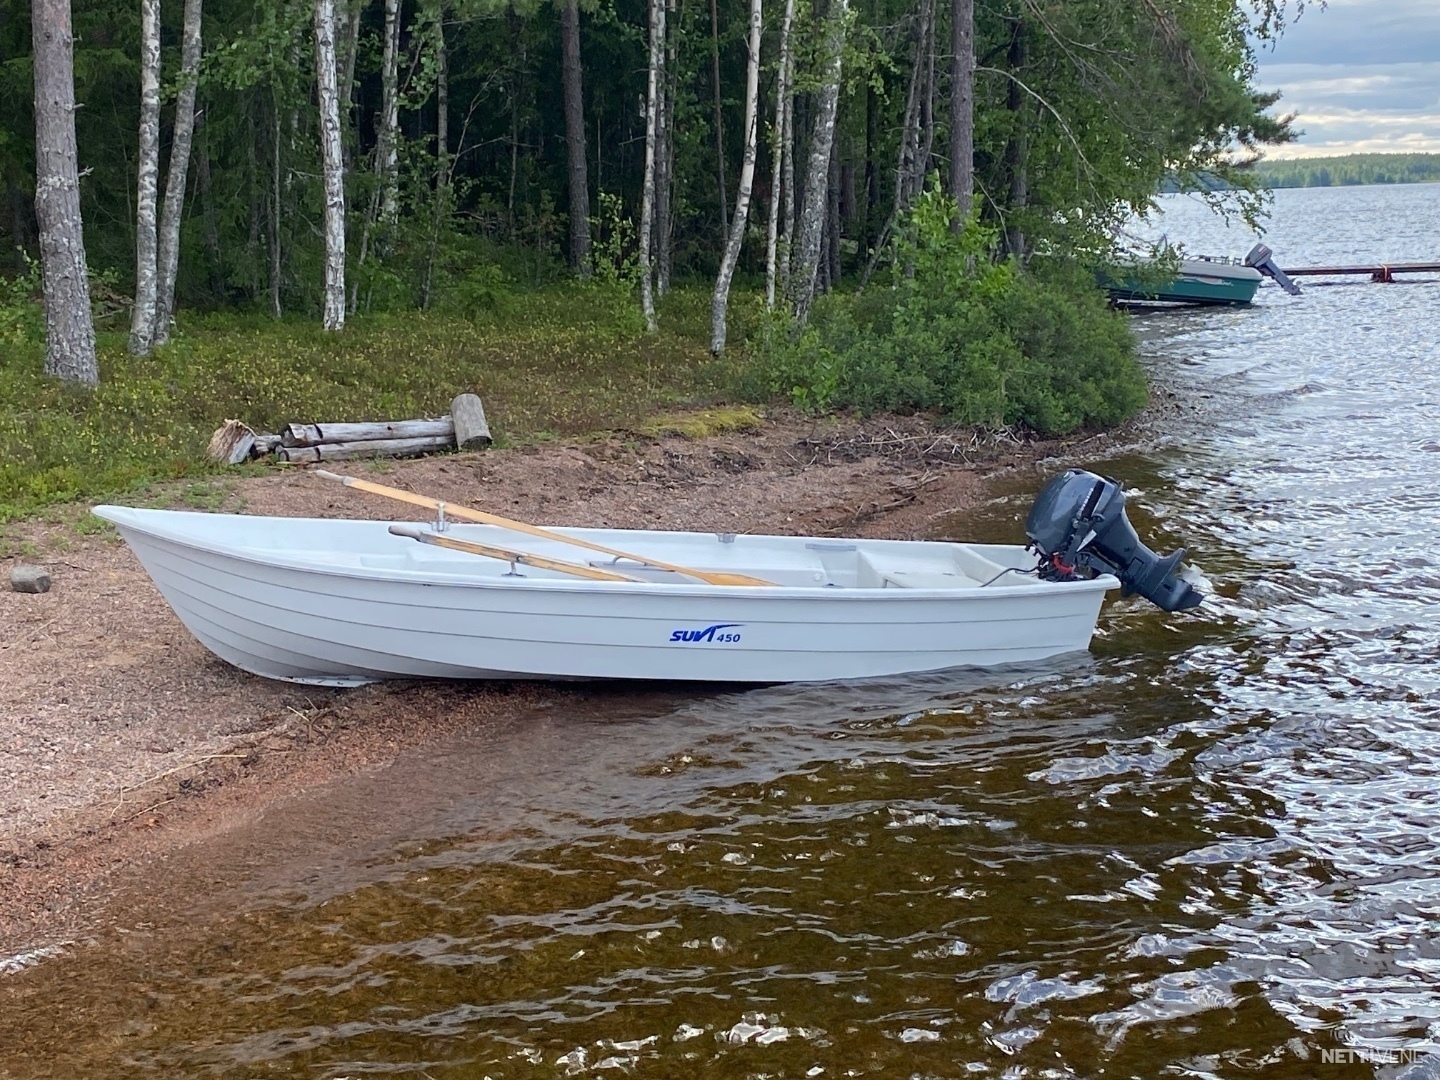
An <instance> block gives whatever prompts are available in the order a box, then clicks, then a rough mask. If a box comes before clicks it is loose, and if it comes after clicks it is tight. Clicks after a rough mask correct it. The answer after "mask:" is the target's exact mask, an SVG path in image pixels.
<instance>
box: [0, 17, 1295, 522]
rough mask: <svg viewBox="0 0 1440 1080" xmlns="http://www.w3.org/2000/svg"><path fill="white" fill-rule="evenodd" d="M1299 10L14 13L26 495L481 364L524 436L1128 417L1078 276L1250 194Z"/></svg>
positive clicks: (8, 217)
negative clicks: (665, 416) (1262, 65)
mask: <svg viewBox="0 0 1440 1080" xmlns="http://www.w3.org/2000/svg"><path fill="white" fill-rule="evenodd" d="M1295 8H1296V4H1295V2H1294V0H1291V3H1290V6H1289V9H1288V10H1287V6H1286V3H1285V0H1123V2H1117V0H1067V2H1066V3H1055V2H1047V0H978V2H977V0H945V2H940V0H810V2H807V3H803V4H797V3H796V2H795V0H771V2H770V3H769V4H768V5H767V4H764V3H763V0H708V2H707V0H584V2H583V3H582V2H579V0H556V2H554V3H551V2H546V0H511V2H508V3H507V2H502V0H246V2H237V0H137V2H132V3H125V4H119V3H116V2H115V0H32V2H31V3H29V4H26V3H22V2H21V0H0V102H3V105H4V108H3V113H0V172H3V176H4V185H5V189H6V198H5V208H4V209H3V210H0V229H3V236H4V242H5V246H6V248H7V250H8V255H6V256H5V257H4V261H6V262H8V263H9V264H10V266H9V269H8V271H7V272H6V276H4V277H0V349H3V362H0V451H3V456H0V504H3V505H6V506H11V505H13V506H28V505H32V504H34V503H37V502H44V501H46V500H50V499H54V498H61V497H75V496H76V495H77V494H81V493H84V492H87V491H93V490H96V485H100V486H102V487H103V486H105V485H109V486H110V487H114V486H115V485H123V484H125V483H131V482H139V481H140V480H142V479H144V478H146V477H151V476H154V475H155V474H156V473H157V472H159V471H163V470H165V469H173V471H175V472H184V470H185V468H186V466H185V465H184V464H183V463H181V459H182V458H183V457H184V454H183V453H182V451H183V450H185V448H187V447H188V446H189V445H190V443H191V442H193V440H194V439H196V438H198V433H199V432H200V431H201V430H202V429H207V430H208V426H213V423H212V422H214V421H218V419H220V417H221V416H222V414H223V415H240V414H242V413H243V415H244V416H246V417H250V418H253V419H255V420H256V421H258V422H260V423H273V422H276V421H277V420H280V421H283V420H288V419H301V418H303V419H313V418H314V417H313V416H312V415H309V413H307V410H309V412H310V413H313V412H316V411H326V413H327V415H328V414H329V413H333V412H336V411H338V410H343V409H349V410H350V415H347V416H346V417H345V418H347V419H363V418H366V417H364V416H360V415H358V414H360V413H370V414H374V413H379V412H383V411H384V410H386V409H391V410H393V409H407V408H413V409H424V408H426V407H429V406H433V403H434V400H435V399H437V398H438V396H439V395H441V394H444V393H448V392H453V390H455V389H458V388H460V386H459V384H460V383H465V384H468V385H471V386H476V387H482V388H484V392H486V393H491V394H492V396H494V395H495V394H498V396H499V399H500V407H501V417H500V427H501V429H502V430H508V431H509V432H510V433H511V434H513V435H514V436H517V437H518V436H522V435H526V434H533V433H535V432H545V431H560V432H563V431H571V430H577V429H579V428H581V427H584V426H585V425H587V424H589V425H591V426H604V424H605V423H606V421H607V420H608V421H612V422H614V421H617V420H623V419H624V418H625V416H624V415H620V414H626V415H628V412H629V411H633V410H636V409H644V408H649V407H651V406H659V405H663V404H665V403H666V402H669V401H676V400H692V399H697V398H698V397H710V398H714V397H716V396H717V395H718V396H722V397H730V398H734V397H737V396H748V397H751V398H760V399H764V398H767V397H768V398H773V397H776V396H779V397H783V398H788V399H790V400H792V401H793V402H794V403H795V404H797V405H800V406H801V407H805V408H814V409H826V408H838V407H856V408H860V409H864V410H873V409H885V408H902V409H927V410H935V411H936V412H938V413H940V414H943V415H945V416H948V417H951V418H954V419H957V420H961V421H965V422H973V423H1006V424H1016V423H1018V424H1022V425H1028V426H1031V427H1033V428H1035V429H1037V430H1041V431H1052V432H1063V431H1068V430H1072V429H1074V428H1075V427H1077V426H1081V425H1092V426H1093V425H1103V424H1106V423H1113V422H1115V421H1117V420H1118V419H1121V418H1123V416H1125V415H1127V414H1128V413H1130V412H1133V411H1134V409H1135V408H1137V407H1138V406H1139V404H1141V403H1142V402H1143V400H1144V386H1143V379H1142V378H1141V376H1140V374H1139V371H1138V368H1137V367H1136V366H1135V363H1134V359H1133V356H1132V351H1133V350H1132V347H1131V344H1130V340H1129V335H1128V331H1127V329H1126V327H1125V324H1124V322H1123V321H1122V320H1121V319H1120V318H1118V317H1115V316H1113V315H1112V314H1110V313H1109V312H1107V311H1106V310H1105V309H1104V307H1103V304H1102V302H1101V300H1100V297H1099V296H1098V294H1097V292H1096V290H1095V289H1094V288H1093V267H1094V265H1095V264H1096V262H1097V261H1098V260H1100V259H1102V258H1103V257H1104V255H1105V254H1106V253H1107V252H1108V251H1109V250H1110V248H1111V246H1112V244H1113V243H1114V238H1115V232H1116V229H1117V227H1118V226H1119V225H1120V224H1121V223H1122V222H1123V221H1124V220H1125V219H1127V218H1128V217H1130V216H1131V215H1132V214H1133V213H1136V212H1143V211H1144V210H1145V209H1146V208H1147V207H1148V206H1150V204H1151V200H1152V199H1153V198H1154V196H1155V194H1156V192H1157V191H1158V190H1159V189H1160V186H1161V184H1162V182H1165V181H1167V180H1168V181H1169V182H1171V183H1173V184H1175V185H1178V186H1180V187H1188V188H1195V189H1208V188H1210V187H1212V186H1213V184H1212V180H1213V178H1216V177H1218V178H1221V179H1222V180H1223V181H1224V184H1225V186H1226V187H1228V188H1229V189H1230V190H1229V192H1228V193H1227V194H1225V195H1223V196H1221V195H1217V196H1216V197H1217V198H1218V197H1223V198H1227V199H1229V200H1231V201H1233V202H1234V203H1235V204H1236V205H1237V206H1238V207H1239V208H1240V210H1241V212H1242V213H1249V214H1253V213H1256V212H1257V211H1258V210H1259V208H1260V205H1261V201H1260V200H1261V198H1262V195H1261V185H1260V184H1259V183H1258V182H1257V179H1256V174H1255V173H1254V172H1253V170H1252V169H1251V166H1252V165H1253V164H1254V162H1255V161H1256V160H1258V158H1259V156H1260V153H1261V150H1262V148H1263V147H1264V146H1266V145H1270V144H1275V143H1280V142H1284V141H1286V140H1288V139H1290V138H1292V137H1293V132H1292V130H1291V128H1290V126H1289V121H1288V118H1286V117H1284V116H1280V115H1277V114H1276V112H1275V110H1274V109H1273V108H1272V107H1273V106H1274V105H1275V104H1276V99H1277V97H1278V95H1276V94H1273V93H1262V92H1260V91H1258V90H1257V89H1256V88H1255V86H1254V74H1255V66H1254V53H1253V49H1254V48H1255V47H1256V43H1257V42H1264V41H1266V40H1268V39H1271V38H1273V37H1274V36H1275V35H1277V34H1279V33H1281V32H1282V30H1283V27H1284V25H1285V22H1286V20H1287V18H1293V16H1294V14H1295V13H1296V11H1295ZM72 102H73V104H72ZM42 298H43V304H42V303H41V300H42ZM97 331H98V337H97ZM97 342H98V345H97ZM487 380H488V381H489V383H490V384H494V385H487ZM507 380H508V381H507ZM76 387H94V389H87V390H84V391H83V392H82V391H80V390H77V389H76ZM546 388H548V389H546ZM572 398H575V399H576V400H572ZM579 398H595V399H598V400H606V401H610V402H611V403H612V405H613V408H611V409H610V414H611V415H609V416H606V415H602V414H603V412H604V410H601V411H600V412H597V411H596V410H594V409H591V408H589V407H587V406H584V405H582V404H581V403H580V401H579V400H578V399H579ZM19 402H23V403H24V404H23V407H22V406H21V405H20V404H17V403H19ZM282 414H283V415H282ZM121 445H124V446H127V447H129V449H126V450H117V449H116V448H117V446H121ZM95 476H100V477H102V479H98V480H97V479H93V478H94V477H95Z"/></svg>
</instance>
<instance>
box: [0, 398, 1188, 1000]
mask: <svg viewBox="0 0 1440 1080" xmlns="http://www.w3.org/2000/svg"><path fill="white" fill-rule="evenodd" d="M1152 397H1153V398H1154V399H1155V400H1156V401H1157V402H1159V404H1152V406H1151V408H1150V409H1149V410H1147V411H1146V412H1145V413H1142V414H1141V416H1140V417H1139V418H1137V420H1136V421H1132V422H1131V423H1129V424H1127V425H1124V426H1122V427H1121V428H1119V429H1116V430H1113V431H1109V432H1103V433H1100V434H1089V435H1082V436H1078V437H1071V438H1068V439H1057V440H1047V441H1028V442H1027V441H1020V440H1018V439H1014V438H1007V437H1006V436H1004V435H1000V436H997V435H993V434H992V435H989V436H982V435H980V434H979V433H974V432H971V431H970V430H968V429H946V428H941V427H937V426H935V425H933V424H931V423H930V422H928V421H927V420H925V419H923V418H918V417H880V418H874V419H870V420H863V421H862V420H855V419H850V418H827V419H818V420H817V419H813V418H808V417H800V416H796V415H794V414H792V413H788V412H783V411H782V412H775V413H772V414H771V415H770V416H768V417H767V418H765V419H764V420H763V421H762V422H761V423H760V424H759V426H757V427H754V428H751V429H749V430H741V431H730V432H725V433H721V434H711V435H707V436H704V437H701V438H697V439H687V438H684V437H682V436H679V435H661V436H632V435H625V434H618V435H611V436H608V437H605V438H600V439H595V440H591V441H576V442H564V443H551V444H543V445H538V446H529V447H524V448H519V449H513V450H498V451H497V450H488V451H481V452H476V453H462V454H455V455H448V456H444V457H434V458H423V459H416V460H412V461H405V462H386V463H384V464H383V465H380V466H375V467H371V466H365V465H363V464H362V465H359V466H358V467H356V468H355V469H354V470H352V471H359V472H360V474H361V475H368V473H366V472H365V471H364V470H366V469H367V468H375V469H377V470H378V472H377V475H378V476H379V478H380V479H382V481H383V482H384V483H387V484H392V485H395V486H402V487H410V488H412V489H414V490H419V491H425V492H427V493H430V494H434V495H436V496H439V497H445V498H449V499H453V500H455V501H458V502H463V503H467V504H469V505H474V506H483V507H486V508H490V509H494V510H496V511H497V512H500V513H503V514H508V515H510V516H514V517H518V518H521V519H526V520H531V521H537V522H544V523H546V524H555V525H576V526H597V527H617V528H662V529H663V528H688V529H699V530H711V529H714V530H716V531H729V532H757V533H763V532H771V533H791V534H794V533H804V534H809V535H837V536H838V535H855V536H867V537H886V538H894V539H908V538H915V537H919V536H923V535H926V534H927V531H928V530H929V529H930V528H931V527H932V526H933V524H934V522H935V520H936V519H937V518H939V517H941V516H942V515H944V514H946V513H950V512H952V511H955V510H964V509H967V508H971V507H974V506H976V505H978V504H979V503H981V502H983V501H984V499H985V497H986V489H987V485H988V484H989V483H990V482H991V481H993V480H994V479H996V478H997V477H1001V476H1005V475H1013V474H1015V473H1018V472H1022V471H1024V470H1027V469H1035V468H1037V467H1039V466H1040V465H1041V464H1042V463H1053V462H1054V461H1055V459H1057V458H1066V457H1073V456H1074V455H1076V454H1077V453H1082V452H1083V453H1085V454H1089V455H1094V456H1102V455H1104V454H1107V453H1113V452H1115V451H1116V450H1118V449H1123V448H1126V447H1129V446H1132V445H1134V444H1136V443H1137V442H1139V441H1143V439H1144V437H1145V431H1146V428H1147V427H1148V426H1150V425H1149V422H1150V421H1153V420H1154V419H1155V418H1156V415H1157V413H1158V412H1159V411H1160V410H1162V409H1163V410H1169V409H1173V408H1175V407H1176V406H1175V405H1174V403H1173V395H1167V393H1166V391H1165V390H1164V389H1163V388H1162V387H1160V386H1155V387H1153V388H1152ZM1167 397H1168V398H1169V399H1170V400H1166V398H1167ZM226 486H227V489H228V490H227V493H226V494H225V497H224V499H223V501H222V502H221V503H220V504H219V505H215V506H213V507H209V508H212V509H217V510H227V511H244V512H248V513H258V514H274V515H278V516H300V515H304V516H323V517H370V518H378V519H386V520H389V519H395V518H404V517H406V516H407V515H406V512H405V511H404V509H403V508H397V506H396V505H395V504H392V503H390V502H389V501H388V500H383V499H378V498H373V497H370V496H364V495H359V494H355V493H352V492H349V491H346V490H345V489H342V488H339V487H338V485H336V486H331V485H327V484H322V483H321V482H320V481H319V480H316V479H314V478H307V477H306V476H305V475H304V471H303V470H299V469H297V470H295V471H294V472H285V473H277V474H273V475H268V476H263V477H249V478H244V479H240V480H237V481H234V482H233V483H229V484H227V485H226ZM409 516H412V517H413V514H411V515H409ZM10 532H11V535H16V534H18V536H19V537H20V544H21V546H22V549H23V548H26V547H28V548H30V549H31V550H36V549H41V550H46V556H45V557H40V558H37V557H34V556H32V557H31V558H30V559H29V560H27V561H39V562H42V563H44V564H45V565H47V566H49V567H50V569H51V572H52V574H53V576H54V578H55V585H54V588H53V589H52V590H51V592H49V593H46V594H42V595H38V596H35V595H24V594H18V593H5V594H3V595H0V625H4V626H5V627H6V628H7V630H6V635H5V637H6V640H4V641H3V642H0V655H4V656H5V658H6V659H5V664H4V666H3V668H0V689H3V691H4V696H5V699H6V701H7V704H8V708H7V710H6V713H5V715H4V716H3V717H0V790H3V792H4V794H3V795H0V814H3V819H0V820H3V825H0V958H4V957H7V956H10V957H13V956H15V955H17V954H19V953H21V952H22V951H28V950H34V949H37V948H43V947H45V946H47V945H51V944H54V943H56V942H59V941H61V940H65V939H67V938H70V937H73V936H75V935H77V934H82V933H83V932H84V930H85V927H86V926H88V925H93V924H94V922H95V921H96V920H100V919H103V917H104V898H105V895H106V892H107V890H106V884H107V882H108V881H109V880H110V879H111V878H112V877H113V876H115V875H117V874H119V873H126V874H144V873H146V872H148V871H149V870H150V869H151V868H152V867H153V866H154V864H155V863H157V862H158V861H160V860H163V859H164V857H165V856H166V854H167V853H169V852H173V851H176V850H179V849H180V848H182V847H184V846H186V845H187V844H190V843H192V842H194V841H196V840H198V839H201V838H203V837H206V836H212V835H216V834H219V833H222V832H224V831H226V830H228V829H230V828H233V827H234V826H236V825H238V824H239V823H241V822H244V821H248V820H252V819H253V818H254V817H256V816H258V815H259V814H261V813H263V812H264V811H265V810H267V809H269V808H272V807H274V806H276V805H278V804H280V803H282V802H283V801H284V800H285V799H286V798H287V797H290V796H292V795H294V794H296V793H298V792H300V791H303V790H305V789H307V788H310V787H314V786H318V785H321V784H324V783H327V782H330V781H333V780H336V779H338V778H341V777H344V776H347V775H356V774H359V773H363V772H368V771H371V770H375V769H379V768H383V767H384V766H385V765H386V764H387V763H388V762H389V761H390V760H391V759H392V758H393V757H394V756H395V755H396V754H397V753H399V752H401V751H402V750H406V751H414V750H423V749H424V748H425V747H426V746H428V745H431V744H434V743H436V742H438V741H439V740H441V739H444V738H447V737H453V736H456V735H463V734H465V733H466V732H472V731H473V732H478V731H483V730H484V728H485V726H486V725H487V724H489V723H493V722H494V721H495V720H496V719H497V718H500V717H504V716H507V715H510V714H512V713H514V712H516V711H520V710H525V709H529V708H534V707H542V706H545V705H553V704H556V703H559V702H563V701H565V700H567V699H573V698H575V697H577V696H580V697H583V696H584V695H585V694H586V692H587V691H586V690H585V688H584V687H583V686H576V685H572V684H546V683H521V682H516V683H493V684H492V683H477V684H456V683H421V682H388V683H379V684H373V685H370V686H365V687H361V688H358V689H353V690H332V689H325V688H316V687H307V686H297V685H293V684H288V683H279V682H271V681H268V680H265V679H261V678H258V677H255V676H251V675H248V674H245V673H243V672H240V671H238V670H237V669H234V668H231V667H229V666H228V665H227V664H225V663H224V662H223V661H220V660H219V659H217V658H216V657H214V656H212V655H211V654H209V653H208V652H206V651H205V650H204V649H203V647H202V646H200V645H199V644H198V643H197V642H195V641H194V640H193V639H192V638H190V636H189V635H188V633H186V632H185V630H184V629H183V628H182V627H181V626H180V624H179V622H178V620H177V619H176V618H175V617H174V615H173V614H172V613H171V612H170V609H169V608H168V606H166V604H165V602H164V600H163V599H162V598H161V597H160V596H159V594H158V592H157V591H156V590H155V588H154V586H153V585H152V584H151V583H150V580H149V578H148V576H146V575H145V573H144V571H143V570H142V569H141V568H140V566H139V564H138V562H137V561H136V560H135V559H134V557H133V555H131V553H130V551H129V549H128V548H127V547H125V546H124V544H123V543H122V542H121V541H120V540H119V539H118V537H117V536H115V535H114V533H113V532H107V533H105V534H102V535H98V536H79V535H78V534H76V532H75V530H74V529H73V528H71V527H69V526H66V525H55V524H47V523H42V522H33V521H32V522H27V523H23V524H21V525H18V526H12V528H11V530H10ZM0 974H3V969H0Z"/></svg>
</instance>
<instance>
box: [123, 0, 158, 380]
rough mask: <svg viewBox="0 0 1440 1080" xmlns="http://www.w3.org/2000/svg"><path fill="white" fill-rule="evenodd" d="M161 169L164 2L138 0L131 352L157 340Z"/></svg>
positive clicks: (139, 353)
mask: <svg viewBox="0 0 1440 1080" xmlns="http://www.w3.org/2000/svg"><path fill="white" fill-rule="evenodd" d="M159 173H160V0H140V146H139V150H138V152H137V154H136V162H135V177H136V180H135V189H136V190H135V307H134V309H133V310H132V311H131V314H130V352H131V353H133V354H134V355H136V356H148V355H149V354H150V348H151V345H152V344H153V342H154V338H155V295H156V281H155V276H156V275H155V270H156V267H155V244H156V225H155V193H156V187H157V185H158V183H159Z"/></svg>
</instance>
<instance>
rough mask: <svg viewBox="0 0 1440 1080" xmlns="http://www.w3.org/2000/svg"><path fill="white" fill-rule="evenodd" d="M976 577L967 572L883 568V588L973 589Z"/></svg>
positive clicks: (881, 574)
mask: <svg viewBox="0 0 1440 1080" xmlns="http://www.w3.org/2000/svg"><path fill="white" fill-rule="evenodd" d="M976 584H977V583H976V581H975V579H974V578H972V577H970V576H969V575H967V574H960V573H946V572H944V571H937V570H881V571H880V587H881V588H882V589H973V588H975V586H976Z"/></svg>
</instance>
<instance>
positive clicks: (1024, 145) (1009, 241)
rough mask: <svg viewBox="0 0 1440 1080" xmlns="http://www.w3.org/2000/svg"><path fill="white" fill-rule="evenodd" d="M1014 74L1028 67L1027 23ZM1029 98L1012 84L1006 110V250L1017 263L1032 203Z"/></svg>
mask: <svg viewBox="0 0 1440 1080" xmlns="http://www.w3.org/2000/svg"><path fill="white" fill-rule="evenodd" d="M1009 60H1010V70H1011V72H1013V73H1014V74H1015V75H1016V76H1017V77H1018V76H1019V74H1020V72H1021V71H1022V70H1023V69H1024V67H1025V23H1024V21H1023V20H1019V19H1017V20H1016V21H1015V26H1014V28H1013V30H1012V32H1011V36H1010V57H1009ZM1025 104H1026V102H1025V97H1024V94H1023V92H1022V90H1021V88H1020V83H1019V81H1018V78H1016V79H1011V80H1010V93H1009V97H1008V99H1007V100H1006V108H1007V109H1008V110H1009V112H1010V138H1009V140H1008V141H1007V142H1006V144H1005V171H1006V174H1007V176H1008V179H1009V183H1010V199H1009V205H1008V207H1007V210H1008V213H1009V214H1010V215H1011V216H1010V218H1009V220H1008V221H1007V223H1006V226H1005V250H1006V252H1007V253H1008V254H1010V255H1013V256H1015V257H1016V258H1017V259H1023V258H1024V257H1025V233H1024V231H1023V230H1022V229H1021V227H1020V223H1019V221H1018V220H1017V219H1016V218H1015V216H1014V215H1015V213H1016V211H1022V210H1024V209H1025V207H1026V206H1027V205H1028V204H1029V202H1030V190H1029V189H1030V185H1029V177H1028V176H1027V174H1026V168H1027V166H1028V164H1029V160H1028V159H1029V157H1030V132H1029V130H1028V128H1027V126H1026V123H1027V117H1026V115H1025Z"/></svg>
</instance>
